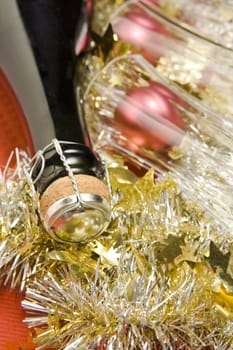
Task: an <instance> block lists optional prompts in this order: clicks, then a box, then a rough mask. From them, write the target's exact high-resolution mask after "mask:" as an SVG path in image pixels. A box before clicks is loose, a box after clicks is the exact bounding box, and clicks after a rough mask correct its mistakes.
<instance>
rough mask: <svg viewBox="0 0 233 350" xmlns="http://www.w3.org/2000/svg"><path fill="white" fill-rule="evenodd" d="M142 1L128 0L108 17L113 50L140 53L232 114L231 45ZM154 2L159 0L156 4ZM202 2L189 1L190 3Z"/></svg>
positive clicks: (186, 87)
mask: <svg viewBox="0 0 233 350" xmlns="http://www.w3.org/2000/svg"><path fill="white" fill-rule="evenodd" d="M144 2H145V3H146V4H145V3H144V4H143V2H142V1H141V2H140V1H128V2H126V3H124V4H123V5H122V6H120V7H118V8H117V10H115V11H114V12H113V14H112V16H111V17H110V23H111V26H112V29H113V39H114V40H115V42H116V44H115V47H114V49H113V51H114V55H115V56H117V55H120V54H122V53H140V54H141V55H143V56H144V58H146V59H147V60H148V61H149V62H150V63H151V64H153V66H154V67H155V69H156V70H157V71H158V72H159V73H160V74H162V75H164V76H165V77H167V78H168V79H169V80H171V81H174V82H175V83H177V84H178V85H179V86H181V87H182V88H183V89H184V90H186V91H189V92H190V93H191V94H193V95H195V96H196V97H198V98H199V99H200V100H201V101H202V102H203V103H205V104H206V105H207V106H208V107H209V108H212V109H213V110H215V111H216V112H218V113H221V114H224V115H225V116H228V117H229V118H232V117H233V101H232V91H233V50H231V49H229V48H227V47H225V46H223V45H219V43H217V41H216V40H210V39H209V38H208V37H207V36H201V35H200V33H199V32H197V31H194V30H193V31H191V30H189V28H187V26H183V25H182V20H180V21H178V19H177V21H172V20H171V19H170V17H168V16H165V15H164V13H163V12H162V10H161V9H160V7H159V5H158V4H159V3H160V2H157V1H152V0H151V1H150V0H147V1H146V0H144ZM151 3H155V5H154V6H153V8H152V6H151V5H150V6H149V4H151ZM178 3H181V2H178ZM182 3H183V4H184V6H185V2H182ZM190 3H191V5H190ZM201 3H203V2H200V3H197V2H195V1H193V2H192V1H191V2H189V1H188V2H186V5H187V6H186V7H189V5H190V6H192V4H193V6H194V4H196V5H198V4H199V5H200V4H201ZM203 6H204V5H203ZM186 7H185V8H186ZM207 26H208V24H207ZM229 35H230V34H229ZM219 38H220V37H219ZM126 43H127V44H128V45H125V44H126Z"/></svg>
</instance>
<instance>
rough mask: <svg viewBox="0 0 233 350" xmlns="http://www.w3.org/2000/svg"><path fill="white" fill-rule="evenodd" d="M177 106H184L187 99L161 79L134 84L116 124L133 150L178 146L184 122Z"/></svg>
mask: <svg viewBox="0 0 233 350" xmlns="http://www.w3.org/2000/svg"><path fill="white" fill-rule="evenodd" d="M177 105H182V106H185V102H184V101H183V100H182V99H181V98H180V97H178V96H177V95H175V94H174V93H173V92H172V91H170V90H169V89H168V88H167V87H165V86H164V85H162V84H160V83H158V82H152V81H151V82H150V83H149V85H148V86H142V87H134V88H132V89H130V90H129V91H128V93H127V94H126V95H125V97H124V100H122V101H121V102H120V103H119V105H118V106H117V108H116V110H115V123H116V127H117V128H118V130H119V131H120V132H121V133H122V135H123V136H124V137H125V138H126V139H127V143H128V146H129V147H130V149H131V150H132V151H136V150H138V149H140V148H146V149H150V150H162V149H164V148H165V147H172V146H175V145H178V144H180V142H181V139H182V137H183V135H184V124H183V121H182V114H181V112H180V110H179V109H178V107H177Z"/></svg>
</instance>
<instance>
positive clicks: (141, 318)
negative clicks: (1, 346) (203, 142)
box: [0, 159, 233, 350]
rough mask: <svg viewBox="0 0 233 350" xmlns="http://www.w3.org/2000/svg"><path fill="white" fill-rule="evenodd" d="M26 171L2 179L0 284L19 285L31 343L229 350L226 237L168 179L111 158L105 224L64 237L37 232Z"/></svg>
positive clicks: (21, 167) (231, 314)
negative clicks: (67, 240)
mask: <svg viewBox="0 0 233 350" xmlns="http://www.w3.org/2000/svg"><path fill="white" fill-rule="evenodd" d="M27 169H28V164H27V162H26V163H25V160H19V162H18V166H17V169H16V171H15V172H14V174H13V175H8V176H7V177H5V178H4V177H3V178H2V181H1V192H0V193H1V204H2V205H1V249H0V261H1V283H2V284H4V283H7V282H10V281H11V286H12V287H16V285H17V284H18V285H19V286H20V287H21V289H24V288H26V299H25V300H24V302H23V307H24V308H25V309H26V310H27V312H28V317H27V319H26V322H27V323H28V325H29V326H30V327H33V328H35V331H36V334H37V336H36V338H35V341H36V342H37V343H38V344H40V345H38V348H37V349H46V348H47V347H49V346H53V347H54V348H56V349H67V350H68V349H113V348H121V349H143V348H145V349H162V348H167V349H181V348H183V349H208V350H209V349H211V350H212V349H218V350H223V349H224V350H225V349H230V347H231V344H232V341H233V337H232V334H233V333H232V331H233V323H232V320H233V301H232V300H233V296H232V294H231V292H232V287H233V283H232V278H231V275H230V261H231V253H232V252H231V245H230V244H229V246H228V250H227V252H226V251H224V253H223V252H222V251H221V249H220V248H221V245H222V243H221V242H220V241H219V237H218V236H219V235H220V232H216V228H215V227H214V226H213V225H212V223H211V221H210V220H208V219H207V218H206V217H205V216H204V215H203V212H202V211H201V210H200V209H199V208H198V207H197V206H196V205H195V204H194V203H191V202H187V201H185V200H184V199H183V197H182V194H181V193H180V191H179V188H178V187H177V185H176V184H175V182H174V181H173V180H172V179H171V178H165V179H157V182H156V183H155V179H154V171H153V169H151V170H150V171H149V172H147V173H146V174H145V175H144V176H143V177H141V178H140V177H139V178H137V177H136V175H134V174H133V173H132V172H131V171H130V170H129V169H128V168H127V167H126V166H125V165H124V164H123V162H122V161H119V159H118V160H117V162H116V163H115V164H114V165H109V174H110V181H111V186H112V191H113V202H114V205H113V211H112V221H111V224H110V225H109V227H108V229H107V230H106V231H105V232H104V233H103V235H102V236H101V237H99V238H98V239H97V240H95V241H92V242H89V243H87V244H84V245H68V244H67V245H65V244H60V243H55V242H53V241H52V240H51V239H50V238H49V236H48V235H47V233H46V232H45V231H44V229H43V227H42V225H41V223H40V220H39V218H38V214H37V202H36V197H35V193H34V191H33V188H32V187H31V184H30V177H29V174H28V170H27ZM222 241H224V237H222ZM217 255H218V256H220V257H222V259H215V258H216V257H217ZM226 257H227V258H228V260H227V263H226Z"/></svg>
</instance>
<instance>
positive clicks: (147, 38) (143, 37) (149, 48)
mask: <svg viewBox="0 0 233 350" xmlns="http://www.w3.org/2000/svg"><path fill="white" fill-rule="evenodd" d="M112 27H113V30H114V32H115V33H116V34H117V35H118V37H119V39H120V40H123V41H125V42H127V43H129V44H131V45H133V46H134V47H135V48H136V49H138V50H139V51H140V52H141V53H142V55H143V56H144V57H145V58H147V59H148V60H149V61H153V62H154V60H155V59H156V58H158V57H160V56H161V55H162V54H164V45H163V43H162V41H163V40H162V38H161V37H160V36H159V35H158V34H160V35H163V36H167V35H168V34H169V32H168V30H167V29H166V27H165V26H164V25H163V24H162V23H160V22H159V21H157V20H156V19H155V18H154V17H152V16H150V15H148V14H147V13H146V12H144V11H143V10H142V9H137V10H136V9H133V10H132V11H130V12H127V13H125V14H124V15H123V16H122V17H117V18H116V19H115V20H113V22H112Z"/></svg>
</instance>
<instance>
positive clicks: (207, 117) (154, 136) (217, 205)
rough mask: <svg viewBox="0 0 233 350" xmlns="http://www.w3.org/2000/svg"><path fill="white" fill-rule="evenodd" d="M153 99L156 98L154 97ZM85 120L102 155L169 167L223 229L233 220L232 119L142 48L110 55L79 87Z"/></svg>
mask: <svg viewBox="0 0 233 350" xmlns="http://www.w3.org/2000/svg"><path fill="white" fill-rule="evenodd" d="M155 101H156V103H155ZM82 108H83V119H84V124H85V126H86V133H87V134H88V136H89V138H90V140H91V143H92V147H93V148H94V149H95V150H96V151H97V152H98V153H99V154H100V155H101V156H102V157H103V158H108V157H111V156H112V155H120V156H122V157H124V159H126V160H128V161H129V162H131V163H132V164H134V165H136V166H138V167H140V168H144V169H148V168H150V167H153V168H155V171H156V173H157V175H158V176H164V175H165V176H167V174H170V175H171V176H172V177H173V178H175V179H176V181H177V182H178V184H179V186H180V188H181V190H182V191H183V193H184V194H186V196H187V197H189V198H192V199H195V202H197V203H198V204H199V205H200V207H201V208H203V209H204V210H205V211H206V212H207V213H208V215H211V216H212V218H213V219H214V220H215V221H216V223H217V224H219V225H222V226H223V227H224V228H225V229H227V230H229V232H230V230H231V227H232V224H233V219H232V218H233V216H232V213H233V198H232V196H231V192H232V178H233V156H232V148H233V140H232V134H233V121H232V120H229V119H227V118H225V117H223V116H222V115H220V114H217V113H215V112H213V111H212V110H211V109H208V108H207V107H206V105H205V104H203V103H202V102H201V101H200V100H199V99H198V98H196V97H195V96H193V95H191V94H190V93H188V92H187V91H185V90H184V89H183V88H182V87H180V86H179V85H177V84H175V83H173V82H171V81H170V80H168V79H167V78H166V77H164V75H162V74H160V73H159V72H158V71H157V70H156V69H155V68H154V67H153V65H151V64H150V63H149V62H148V61H147V60H146V59H144V58H143V57H142V56H141V55H132V54H131V55H126V56H120V57H118V58H115V59H113V60H112V61H110V62H109V63H108V64H106V66H105V67H104V68H103V69H102V70H101V71H100V72H99V73H98V74H97V75H95V76H94V77H93V79H92V80H91V82H90V84H89V85H88V87H87V89H86V90H85V91H84V94H83V104H82Z"/></svg>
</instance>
